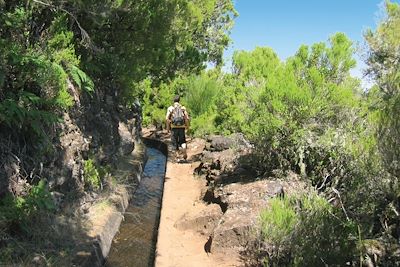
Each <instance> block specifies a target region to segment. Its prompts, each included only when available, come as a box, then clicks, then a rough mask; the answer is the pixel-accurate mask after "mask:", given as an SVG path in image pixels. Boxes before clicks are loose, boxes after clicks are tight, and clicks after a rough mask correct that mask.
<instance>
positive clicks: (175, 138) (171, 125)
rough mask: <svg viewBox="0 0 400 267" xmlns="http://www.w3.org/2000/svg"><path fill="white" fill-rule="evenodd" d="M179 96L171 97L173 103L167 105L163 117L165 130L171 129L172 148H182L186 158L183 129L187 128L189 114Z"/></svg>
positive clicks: (177, 149)
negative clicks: (165, 123)
mask: <svg viewBox="0 0 400 267" xmlns="http://www.w3.org/2000/svg"><path fill="white" fill-rule="evenodd" d="M179 100H180V97H179V95H176V96H175V97H174V99H173V101H174V104H173V105H172V106H170V107H168V110H167V115H166V117H165V119H166V122H167V130H168V131H169V130H171V132H172V134H171V141H172V145H173V146H174V149H176V151H177V152H179V148H182V152H183V158H184V159H185V160H186V159H187V153H186V136H185V129H187V128H189V114H188V112H187V111H186V108H185V107H184V106H182V105H181V104H180V103H179Z"/></svg>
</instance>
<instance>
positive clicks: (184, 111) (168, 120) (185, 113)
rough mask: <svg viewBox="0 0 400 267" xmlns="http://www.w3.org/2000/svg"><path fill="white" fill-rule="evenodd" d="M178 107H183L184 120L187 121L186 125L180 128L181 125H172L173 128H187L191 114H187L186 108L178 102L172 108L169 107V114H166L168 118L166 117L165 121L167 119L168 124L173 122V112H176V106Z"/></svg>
mask: <svg viewBox="0 0 400 267" xmlns="http://www.w3.org/2000/svg"><path fill="white" fill-rule="evenodd" d="M178 105H180V106H181V109H182V111H183V115H184V119H185V125H181V126H179V125H173V124H171V128H186V126H187V124H188V122H189V114H188V112H187V110H186V108H185V106H182V105H181V104H179V103H178V102H175V103H174V104H173V105H172V106H169V107H168V109H167V114H166V116H165V119H166V121H167V122H169V123H170V122H171V118H170V116H171V113H172V111H174V108H175V107H176V106H178Z"/></svg>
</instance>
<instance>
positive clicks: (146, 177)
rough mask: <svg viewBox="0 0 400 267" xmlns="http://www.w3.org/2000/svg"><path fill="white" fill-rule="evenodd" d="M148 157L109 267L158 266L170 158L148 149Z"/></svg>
mask: <svg viewBox="0 0 400 267" xmlns="http://www.w3.org/2000/svg"><path fill="white" fill-rule="evenodd" d="M147 154H148V160H147V162H146V165H145V168H144V173H143V178H142V180H141V181H140V184H139V186H138V188H137V189H136V191H135V193H134V195H133V197H132V200H131V202H130V204H129V206H128V208H127V209H126V212H125V215H124V217H125V219H124V220H123V222H122V223H121V226H120V229H119V233H118V234H117V235H116V236H115V237H114V240H113V242H112V246H111V249H110V253H109V255H108V257H107V259H106V263H105V266H107V267H122V266H124V267H128V266H132V267H142V266H143V267H147V266H153V265H154V256H155V245H156V239H157V230H158V224H159V219H160V208H161V198H162V192H163V184H164V176H165V166H166V157H165V155H164V154H162V153H161V152H160V151H159V150H157V149H154V148H147Z"/></svg>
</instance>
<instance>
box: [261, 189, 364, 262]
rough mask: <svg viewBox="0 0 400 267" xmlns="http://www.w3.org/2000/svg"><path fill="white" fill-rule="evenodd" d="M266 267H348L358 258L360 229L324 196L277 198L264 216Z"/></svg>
mask: <svg viewBox="0 0 400 267" xmlns="http://www.w3.org/2000/svg"><path fill="white" fill-rule="evenodd" d="M261 231H262V237H263V241H264V242H266V243H267V244H268V248H269V250H268V251H267V252H268V256H267V258H266V259H264V262H265V263H266V266H325V265H328V266H345V265H346V264H347V262H352V261H354V260H355V259H357V258H356V257H357V255H359V254H358V252H357V249H358V247H357V228H356V227H355V224H354V223H352V222H351V221H348V220H346V218H345V216H343V215H342V213H341V210H339V209H338V210H336V209H335V208H334V207H333V206H331V205H330V204H329V203H328V202H327V201H326V200H325V199H324V198H323V197H320V196H318V195H316V194H315V193H314V194H309V195H305V196H302V197H295V198H290V199H275V200H273V201H272V202H271V207H270V208H268V209H266V210H264V211H263V212H262V213H261Z"/></svg>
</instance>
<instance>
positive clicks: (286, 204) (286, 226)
mask: <svg viewBox="0 0 400 267" xmlns="http://www.w3.org/2000/svg"><path fill="white" fill-rule="evenodd" d="M292 201H293V199H291V198H284V199H279V198H274V199H272V200H271V203H270V207H269V208H268V209H265V210H264V211H263V212H261V215H260V221H261V232H262V235H263V238H264V239H265V240H268V241H269V242H273V243H274V244H277V245H278V246H279V245H280V244H281V243H282V242H283V241H284V240H285V238H287V236H288V235H290V234H291V233H292V232H293V230H294V227H295V225H296V224H297V220H298V218H297V214H296V211H295V209H294V206H293V204H291V202H292Z"/></svg>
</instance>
